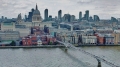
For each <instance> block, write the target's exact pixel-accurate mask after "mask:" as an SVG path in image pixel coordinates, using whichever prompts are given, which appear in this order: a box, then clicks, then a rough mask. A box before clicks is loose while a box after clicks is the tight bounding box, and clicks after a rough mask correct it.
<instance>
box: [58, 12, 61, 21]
mask: <svg viewBox="0 0 120 67" xmlns="http://www.w3.org/2000/svg"><path fill="white" fill-rule="evenodd" d="M61 19H62V10H59V11H58V20H59V21H60V22H61Z"/></svg>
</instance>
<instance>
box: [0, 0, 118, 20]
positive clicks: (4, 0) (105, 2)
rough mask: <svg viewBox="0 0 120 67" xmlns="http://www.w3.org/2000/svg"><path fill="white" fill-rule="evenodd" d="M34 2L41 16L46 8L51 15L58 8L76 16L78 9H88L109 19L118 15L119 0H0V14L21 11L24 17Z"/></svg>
mask: <svg viewBox="0 0 120 67" xmlns="http://www.w3.org/2000/svg"><path fill="white" fill-rule="evenodd" d="M36 3H37V4H38V9H39V10H40V13H41V16H42V18H44V9H46V8H48V10H49V15H52V16H53V17H54V16H57V15H58V14H57V13H58V10H60V9H61V10H62V13H63V14H65V13H69V14H73V15H75V16H76V17H77V18H78V14H79V11H82V12H83V14H84V13H85V11H86V10H89V11H90V15H91V16H93V15H94V14H96V15H99V17H100V18H102V19H110V17H111V16H113V17H116V18H119V17H120V0H0V16H6V17H8V18H12V17H14V18H16V17H17V15H18V14H19V13H22V17H24V15H25V14H27V15H28V12H29V11H31V8H35V5H36ZM63 14H62V15H63Z"/></svg>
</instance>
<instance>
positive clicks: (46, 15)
mask: <svg viewBox="0 0 120 67" xmlns="http://www.w3.org/2000/svg"><path fill="white" fill-rule="evenodd" d="M44 20H48V9H45V11H44Z"/></svg>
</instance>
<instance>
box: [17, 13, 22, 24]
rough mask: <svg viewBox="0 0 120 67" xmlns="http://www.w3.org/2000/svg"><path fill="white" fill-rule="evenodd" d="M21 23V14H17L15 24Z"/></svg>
mask: <svg viewBox="0 0 120 67" xmlns="http://www.w3.org/2000/svg"><path fill="white" fill-rule="evenodd" d="M21 22H22V16H21V13H20V14H18V17H17V23H18V24H19V23H21Z"/></svg>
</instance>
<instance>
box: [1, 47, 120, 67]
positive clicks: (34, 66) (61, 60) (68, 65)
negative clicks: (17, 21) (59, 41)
mask: <svg viewBox="0 0 120 67" xmlns="http://www.w3.org/2000/svg"><path fill="white" fill-rule="evenodd" d="M78 48H80V49H83V50H85V51H87V52H90V53H92V54H94V55H96V56H99V57H101V58H104V59H106V60H107V61H109V62H112V63H114V64H115V65H118V66H120V64H119V62H120V46H118V47H117V46H114V47H113V46H111V47H107V46H105V47H95V46H94V47H78ZM97 64H98V62H97V60H96V59H94V58H92V57H90V56H88V55H86V54H83V53H82V52H80V51H77V50H74V49H72V48H69V49H68V52H65V51H64V49H63V48H29V49H27V48H26V49H23V48H17V49H11V48H9V49H8V48H7V49H0V67H97ZM102 67H110V66H109V65H107V64H105V63H104V62H102Z"/></svg>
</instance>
